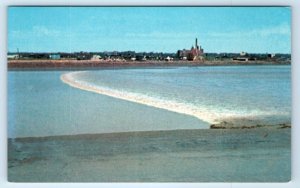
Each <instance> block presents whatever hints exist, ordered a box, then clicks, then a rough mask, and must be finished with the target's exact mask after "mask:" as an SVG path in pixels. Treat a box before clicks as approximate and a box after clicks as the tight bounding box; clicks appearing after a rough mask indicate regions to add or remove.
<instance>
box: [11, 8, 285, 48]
mask: <svg viewBox="0 0 300 188" xmlns="http://www.w3.org/2000/svg"><path fill="white" fill-rule="evenodd" d="M196 37H197V38H198V41H199V43H200V45H201V46H202V47H203V48H204V51H205V52H241V51H246V52H249V53H290V52H291V9H290V8H288V7H9V8H8V51H10V52H15V51H17V48H19V50H20V51H21V52H74V51H114V50H116V51H127V50H134V51H136V52H142V51H147V52H151V51H154V52H176V51H177V50H178V49H183V48H185V49H189V48H191V46H192V45H193V44H194V40H195V38H196Z"/></svg>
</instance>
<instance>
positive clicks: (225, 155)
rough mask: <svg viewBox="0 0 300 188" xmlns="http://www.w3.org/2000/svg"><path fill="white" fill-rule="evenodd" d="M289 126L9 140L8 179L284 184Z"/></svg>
mask: <svg viewBox="0 0 300 188" xmlns="http://www.w3.org/2000/svg"><path fill="white" fill-rule="evenodd" d="M290 143H291V129H290V128H289V127H261V128H253V129H207V130H173V131H149V132H127V133H107V134H86V135H73V136H51V137H32V138H17V139H8V180H9V181H12V182H212V181H213V182H286V181H289V180H290V176H291V149H290V146H291V144H290Z"/></svg>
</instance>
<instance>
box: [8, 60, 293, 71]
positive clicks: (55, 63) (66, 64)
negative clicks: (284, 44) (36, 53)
mask: <svg viewBox="0 0 300 188" xmlns="http://www.w3.org/2000/svg"><path fill="white" fill-rule="evenodd" d="M288 64H290V62H277V61H248V62H243V61H171V62H168V61H138V62H137V61H93V60H9V61H8V69H23V68H30V69H41V68H54V69H55V68H57V69H60V68H105V67H153V66H158V67H160V66H226V65H288Z"/></svg>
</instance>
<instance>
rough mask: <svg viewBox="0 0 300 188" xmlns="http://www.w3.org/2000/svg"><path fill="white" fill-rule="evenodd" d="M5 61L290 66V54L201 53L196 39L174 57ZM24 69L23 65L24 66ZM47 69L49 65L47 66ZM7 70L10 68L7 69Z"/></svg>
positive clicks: (103, 55)
mask: <svg viewBox="0 0 300 188" xmlns="http://www.w3.org/2000/svg"><path fill="white" fill-rule="evenodd" d="M7 59H8V62H9V64H10V63H11V64H12V65H11V67H14V65H13V64H15V65H16V66H15V67H22V64H20V63H27V64H28V63H30V62H32V63H34V62H40V63H42V62H44V63H45V62H48V63H50V62H55V63H59V62H64V63H66V62H72V64H73V65H74V64H75V63H82V62H90V63H91V62H92V64H93V65H95V64H99V63H134V64H136V63H141V62H159V63H163V62H168V63H172V62H174V63H176V64H177V63H197V64H218V63H219V64H239V63H240V64H247V63H248V64H290V63H291V55H290V54H279V53H278V54H274V53H263V54H257V53H256V54H255V53H247V52H243V51H242V52H239V53H205V52H204V49H203V48H202V47H201V46H199V45H198V40H197V38H196V39H195V43H194V45H192V47H191V48H190V49H182V50H178V51H177V52H174V53H163V52H135V51H122V52H119V51H111V52H108V51H104V52H84V51H81V52H73V53H68V52H57V53H52V52H51V53H49V52H44V53H41V52H39V53H35V52H19V49H18V50H17V52H8V54H7ZM24 65H25V64H24ZM48 65H49V64H48ZM9 67H10V65H9Z"/></svg>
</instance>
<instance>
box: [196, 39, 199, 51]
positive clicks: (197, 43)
mask: <svg viewBox="0 0 300 188" xmlns="http://www.w3.org/2000/svg"><path fill="white" fill-rule="evenodd" d="M195 48H196V49H198V48H199V47H198V39H197V38H196V41H195Z"/></svg>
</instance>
